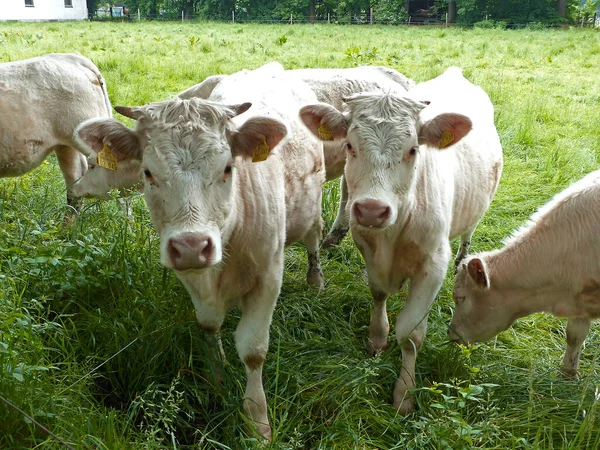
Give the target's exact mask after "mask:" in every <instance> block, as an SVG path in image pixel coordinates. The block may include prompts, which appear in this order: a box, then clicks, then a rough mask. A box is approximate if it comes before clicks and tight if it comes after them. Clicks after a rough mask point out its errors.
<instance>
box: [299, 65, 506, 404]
mask: <svg viewBox="0 0 600 450" xmlns="http://www.w3.org/2000/svg"><path fill="white" fill-rule="evenodd" d="M429 102H430V103H429ZM427 105H429V106H427ZM347 106H348V113H346V114H342V113H340V112H339V111H337V110H336V109H334V108H332V107H331V106H329V105H325V104H318V105H310V106H306V107H304V108H302V110H301V117H302V119H303V121H304V123H305V124H306V125H307V126H308V127H309V128H310V129H311V131H313V133H314V134H315V135H318V136H319V135H320V136H326V137H330V138H336V139H345V140H346V142H347V145H346V147H347V161H346V168H345V177H346V181H347V183H348V204H347V212H348V215H349V217H350V230H351V232H352V237H353V238H354V241H355V242H356V244H357V246H358V248H359V250H360V252H361V253H362V256H363V258H364V260H365V264H366V267H367V273H368V278H369V287H370V289H371V293H372V295H373V299H374V301H375V307H374V311H373V314H372V316H371V324H370V326H369V340H368V351H369V353H371V354H374V353H376V352H377V351H380V350H384V349H386V348H387V346H388V334H389V322H388V318H387V312H386V299H387V297H388V296H389V295H391V294H394V293H396V292H398V291H399V290H400V289H401V288H402V286H403V285H404V283H405V282H406V281H407V280H410V291H409V294H408V298H407V301H406V306H405V307H404V309H403V310H402V311H401V312H400V313H399V314H398V317H397V320H396V338H397V340H398V342H399V343H400V345H401V348H402V369H401V373H400V376H399V378H398V380H397V382H396V387H395V389H394V406H395V407H396V408H398V409H399V410H400V411H401V412H402V413H407V412H409V411H412V410H413V409H414V398H413V396H412V395H411V394H410V392H409V389H410V388H412V387H414V386H415V360H416V354H417V351H418V350H419V349H420V348H421V345H422V344H423V340H424V338H425V332H426V328H427V315H428V312H429V309H430V307H431V305H432V303H433V301H434V299H435V296H436V295H437V293H438V291H439V289H440V287H441V285H442V283H443V281H444V278H445V276H446V271H447V268H448V264H449V262H450V260H451V252H450V245H449V239H452V238H454V237H457V236H460V238H461V244H460V248H459V252H458V255H457V261H460V260H461V259H462V258H463V257H464V256H465V255H466V254H467V251H468V247H469V241H470V239H471V235H472V234H473V231H474V230H475V227H476V226H477V223H478V221H479V219H480V218H481V216H482V215H483V214H484V213H485V211H486V210H487V208H488V206H489V204H490V202H491V200H492V198H493V196H494V193H495V192H496V188H497V186H498V182H499V180H500V174H501V170H502V149H501V146H500V140H499V138H498V133H497V132H496V128H495V126H494V112H493V106H492V104H491V102H490V99H489V97H488V96H487V95H486V94H485V92H484V91H483V90H482V89H481V88H479V87H477V86H474V85H473V84H471V83H470V82H469V81H468V80H466V79H465V78H464V77H463V75H462V72H461V71H460V69H458V68H451V69H448V70H447V71H446V72H445V73H444V74H442V75H441V76H439V77H437V78H435V79H433V80H431V81H428V82H426V83H421V84H418V85H417V86H415V87H414V88H413V89H411V90H410V91H409V92H408V94H407V95H405V96H398V95H392V94H364V95H363V94H359V95H356V96H354V97H352V98H350V99H348V100H347Z"/></svg>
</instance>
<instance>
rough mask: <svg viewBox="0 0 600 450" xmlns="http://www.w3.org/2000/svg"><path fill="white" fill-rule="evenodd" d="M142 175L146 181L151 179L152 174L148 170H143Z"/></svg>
mask: <svg viewBox="0 0 600 450" xmlns="http://www.w3.org/2000/svg"><path fill="white" fill-rule="evenodd" d="M144 175H145V176H146V178H148V179H150V178H152V172H150V171H149V170H148V169H144Z"/></svg>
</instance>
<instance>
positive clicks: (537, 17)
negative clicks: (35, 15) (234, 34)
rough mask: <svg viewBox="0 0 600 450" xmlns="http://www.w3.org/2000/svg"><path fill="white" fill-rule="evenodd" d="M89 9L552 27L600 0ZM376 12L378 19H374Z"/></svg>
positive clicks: (247, 0) (316, 1)
mask: <svg viewBox="0 0 600 450" xmlns="http://www.w3.org/2000/svg"><path fill="white" fill-rule="evenodd" d="M87 1H88V10H89V11H95V10H96V9H97V8H98V7H99V6H114V5H119V6H124V7H125V8H127V9H129V11H130V12H131V14H133V15H137V11H138V10H139V11H140V15H141V17H142V18H149V19H156V18H163V19H175V18H181V15H182V12H183V15H184V16H185V18H187V19H190V18H192V17H194V18H199V19H206V20H232V18H233V17H235V19H236V21H263V22H271V21H276V22H280V21H287V20H290V18H292V20H294V21H297V22H318V21H326V20H331V21H334V22H342V23H348V22H349V21H351V22H353V23H356V22H359V23H360V22H367V21H370V20H371V19H373V21H374V22H376V23H391V24H398V23H405V22H407V21H409V18H412V19H419V18H421V19H423V18H425V19H427V18H428V17H432V18H437V19H442V18H444V17H445V15H446V13H448V14H449V17H450V19H451V21H452V22H454V21H455V22H457V23H458V24H473V23H477V22H481V21H497V22H503V23H506V24H508V25H511V24H525V23H530V22H539V23H542V24H547V25H556V24H560V23H573V22H576V21H577V20H579V18H581V17H582V15H584V14H587V16H589V15H590V14H592V15H593V13H594V12H595V11H597V10H598V8H599V7H600V0H430V1H427V0H120V1H106V0H87ZM371 12H372V13H373V17H371V15H370V14H371Z"/></svg>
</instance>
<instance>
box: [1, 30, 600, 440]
mask: <svg viewBox="0 0 600 450" xmlns="http://www.w3.org/2000/svg"><path fill="white" fill-rule="evenodd" d="M283 36H285V38H283ZM356 49H358V50H357V51H356ZM54 51H60V52H80V53H82V54H83V55H85V56H87V57H89V58H90V59H92V60H93V61H94V62H95V63H96V64H97V65H98V66H99V68H100V69H101V70H102V72H103V74H104V76H105V78H106V80H107V83H108V89H109V94H110V97H111V100H112V102H113V105H138V104H144V103H146V102H150V101H157V100H163V99H166V98H168V97H170V96H172V95H174V94H176V93H177V92H179V91H181V90H183V89H185V88H187V87H189V86H191V85H193V84H195V83H198V82H200V81H201V80H202V79H204V78H205V77H207V76H209V75H212V74H215V73H231V72H234V71H237V70H239V69H242V68H255V67H258V66H260V65H262V64H264V63H266V62H268V61H272V60H277V61H280V62H281V63H282V64H284V66H285V67H286V68H298V67H349V66H353V65H359V64H381V65H388V66H391V67H393V68H395V69H397V70H399V71H401V72H403V73H404V74H406V75H407V76H409V77H411V78H413V79H415V80H416V81H424V80H427V79H429V78H432V77H434V76H437V75H439V74H440V73H442V71H443V70H444V69H445V68H446V67H448V66H450V65H458V66H460V67H462V68H463V69H464V73H465V75H466V76H467V77H468V78H469V79H471V80H472V81H473V82H475V83H477V84H479V85H480V86H482V87H483V88H484V89H485V90H486V91H487V92H488V93H489V95H490V97H491V98H492V101H493V103H494V105H495V108H496V123H497V126H498V130H499V133H500V137H501V140H502V144H503V147H504V152H505V170H504V174H503V176H502V181H501V184H500V189H499V191H498V194H497V196H496V199H495V201H494V202H493V204H492V206H491V208H490V210H489V212H488V214H487V215H486V216H485V217H484V219H483V221H482V222H481V224H480V226H479V228H478V230H477V231H476V233H475V237H474V242H473V247H472V249H473V251H481V250H486V249H491V248H495V247H498V246H500V245H501V241H502V239H503V238H504V237H505V236H507V235H508V234H510V232H511V231H512V230H513V229H515V228H516V227H518V226H519V225H521V224H522V223H523V222H524V221H525V220H526V219H527V217H528V216H529V215H530V214H531V213H532V212H533V211H534V210H535V209H536V208H537V207H538V206H540V205H542V204H543V203H545V202H546V201H547V200H548V199H550V198H551V197H552V195H553V194H554V193H556V192H558V191H560V190H561V189H563V188H564V187H565V186H567V185H568V184H569V183H571V182H573V181H575V180H577V179H579V178H581V177H582V176H583V175H584V174H585V173H588V172H590V171H592V170H595V169H596V168H597V167H598V160H599V151H600V148H599V140H600V137H599V136H600V135H599V132H598V126H599V124H600V106H599V105H600V76H598V67H600V34H598V33H594V32H592V31H590V30H583V31H581V30H578V29H570V30H560V31H547V30H546V31H530V30H518V31H512V30H508V31H502V30H481V29H475V30H462V29H445V28H416V27H415V28H404V27H379V26H375V27H366V26H363V27H358V26H356V27H348V26H333V25H332V26H308V25H294V26H284V25H276V26H275V25H274V26H269V25H225V24H215V23H201V24H198V23H185V24H181V23H161V24H158V23H130V24H128V23H124V24H117V23H112V24H111V23H61V24H0V61H1V62H6V61H14V60H19V59H24V58H28V57H32V56H36V55H41V54H44V53H48V52H54ZM337 196H338V190H337V182H334V183H332V184H329V185H328V186H327V187H326V195H325V202H324V204H325V212H324V214H325V217H326V222H327V225H328V226H331V224H332V221H333V218H334V214H335V210H336V207H337ZM64 203H65V202H64V185H63V182H62V178H61V176H60V172H59V170H58V167H57V164H56V160H55V158H53V157H52V158H50V159H49V160H48V163H47V164H44V165H42V167H41V168H39V169H37V170H35V171H33V172H31V173H29V174H27V175H25V176H23V177H21V178H18V179H3V180H0V318H1V319H0V395H2V396H3V397H5V398H7V399H10V400H11V401H12V402H13V403H14V404H16V405H17V406H19V407H20V408H22V409H23V410H24V411H25V412H27V413H28V414H29V415H31V416H32V417H33V418H34V419H35V420H37V421H38V422H40V423H41V424H43V425H44V426H46V427H48V428H49V429H50V430H51V431H52V432H54V433H55V434H56V435H57V436H59V437H60V438H61V439H62V440H64V442H66V443H68V444H70V445H71V446H73V447H74V448H100V449H137V448H145V449H158V448H161V449H162V448H202V449H204V448H214V449H224V448H232V449H242V448H255V447H258V446H259V444H258V441H257V440H256V439H255V438H254V437H252V435H251V433H250V432H249V430H248V428H247V426H246V422H245V418H244V416H243V414H242V412H241V403H242V395H243V386H244V369H243V366H242V364H241V362H240V361H239V360H238V358H237V356H236V353H235V345H234V343H233V335H232V332H233V330H234V328H235V325H236V323H237V320H238V319H239V313H238V312H236V311H232V313H231V314H230V315H229V316H228V318H227V320H226V323H225V325H224V329H223V341H224V346H225V351H226V354H227V355H228V362H227V363H225V365H224V366H223V364H222V363H219V362H214V361H213V360H212V359H211V350H210V345H209V343H208V342H207V341H206V340H205V338H204V336H203V334H202V332H201V331H200V330H199V328H198V327H197V326H196V323H195V320H194V314H193V308H192V303H191V302H190V300H189V298H188V295H187V293H186V292H185V290H184V288H183V287H182V286H181V285H180V283H179V282H178V281H177V280H176V278H175V277H174V275H173V274H172V273H170V272H169V271H166V270H164V269H162V267H161V266H160V264H159V255H158V237H157V236H156V234H155V232H154V230H153V228H152V226H151V224H150V222H149V216H148V213H147V211H146V207H145V204H144V202H143V199H142V198H141V197H137V198H136V199H135V201H134V202H133V205H134V217H135V219H134V220H129V219H128V218H126V217H123V216H122V214H121V213H120V212H119V209H118V208H117V206H116V204H115V202H105V203H101V202H95V201H87V202H86V203H85V207H84V210H83V211H82V213H81V215H80V217H79V220H78V221H77V222H76V223H75V225H74V226H73V227H72V228H70V229H68V230H62V229H61V227H60V221H61V217H62V214H63V211H64ZM322 260H323V270H324V273H325V277H326V280H327V281H326V283H327V284H326V289H325V291H324V292H323V293H322V294H317V293H316V292H315V291H313V290H311V289H309V288H308V287H307V286H306V284H305V281H304V274H305V272H306V258H305V253H304V251H303V249H302V248H300V247H293V248H290V249H288V250H287V251H286V270H285V277H284V285H283V290H282V294H281V297H280V299H279V303H278V307H277V309H276V311H275V315H274V320H273V325H272V327H271V347H270V350H269V355H268V359H267V363H266V365H265V369H264V382H265V391H266V393H267V399H268V403H269V407H270V409H271V411H270V418H271V421H272V426H273V431H274V439H273V443H272V444H271V445H270V446H267V447H269V448H274V449H315V448H323V449H325V448H326V449H353V448H357V449H391V448H402V449H404V448H407V449H448V448H452V449H467V448H486V449H513V448H514V449H597V448H599V447H600V419H599V411H598V408H599V406H600V400H599V399H600V392H599V389H600V387H599V386H600V373H599V372H598V369H597V366H598V361H599V358H598V353H599V351H600V333H599V332H598V329H597V327H593V328H592V331H591V333H590V336H589V338H588V341H587V347H586V350H585V351H584V352H583V355H582V361H581V379H580V381H578V382H573V381H568V380H565V379H564V378H562V377H560V376H559V374H558V368H559V364H560V358H561V356H562V352H563V349H564V346H565V342H564V322H563V321H561V320H559V319H556V318H554V317H551V316H548V315H535V316H531V317H529V318H525V319H521V320H519V321H518V322H517V324H516V325H515V326H514V327H513V328H511V329H510V330H508V331H506V332H504V333H502V334H500V335H499V337H498V338H497V339H496V340H494V341H492V342H490V343H487V344H481V345H479V346H477V347H476V348H468V349H467V348H459V347H457V346H455V345H449V344H448V343H447V342H446V324H447V323H448V321H449V319H450V316H451V313H452V300H451V288H452V279H451V276H450V275H449V276H448V278H447V280H446V283H445V284H444V287H443V288H442V290H441V292H440V294H439V298H438V300H437V301H436V303H435V304H434V306H433V309H432V311H431V314H430V327H429V332H428V336H427V340H426V342H425V345H424V348H423V351H422V352H421V353H420V355H419V359H418V365H417V377H418V384H419V386H422V388H420V389H419V390H418V391H417V393H416V395H417V400H418V405H419V408H418V411H417V412H416V413H415V414H412V415H410V416H408V417H400V416H398V415H397V414H396V411H395V410H394V409H393V408H392V406H391V394H392V389H393V384H394V380H395V379H396V377H397V374H398V370H399V367H400V349H399V348H398V346H397V345H395V344H392V346H391V349H390V350H389V351H388V352H387V353H385V354H384V355H381V356H379V357H377V358H374V359H371V358H368V357H367V356H366V352H365V351H364V345H365V338H366V333H367V326H368V321H369V314H370V308H371V298H370V294H369V291H368V288H367V287H366V279H365V275H364V269H363V265H362V261H361V258H360V255H359V253H358V251H357V250H356V248H355V246H354V245H353V243H352V241H351V239H346V240H345V241H344V242H343V244H342V245H341V246H339V247H338V248H334V249H331V250H328V251H326V252H324V254H323V256H322ZM404 294H405V293H401V294H400V295H397V296H394V297H393V298H392V299H391V300H390V302H389V315H390V321H391V322H392V323H393V321H394V319H395V316H396V315H397V313H398V311H399V310H400V309H401V307H402V299H403V298H404ZM215 365H220V366H221V367H215ZM217 368H218V369H219V370H220V372H221V375H222V378H223V380H222V381H221V382H219V381H218V380H217V376H216V375H215V372H216V369H217ZM33 447H35V448H44V449H46V448H63V446H62V445H61V444H59V443H58V442H56V441H55V440H53V439H52V438H51V437H49V436H48V435H47V434H46V433H45V432H43V431H42V430H41V429H40V428H39V427H38V426H36V425H35V424H32V423H31V422H30V421H29V420H28V419H26V418H24V416H23V415H22V414H20V413H18V412H16V411H14V410H13V409H11V408H9V407H8V406H7V405H5V404H4V403H3V402H0V448H15V449H26V448H33Z"/></svg>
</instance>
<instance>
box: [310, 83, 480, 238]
mask: <svg viewBox="0 0 600 450" xmlns="http://www.w3.org/2000/svg"><path fill="white" fill-rule="evenodd" d="M345 101H346V104H347V106H348V112H347V113H346V114H341V113H339V112H338V111H337V110H335V109H334V108H332V107H328V106H327V105H324V104H323V105H312V106H306V107H304V108H302V110H301V113H300V115H301V118H302V120H303V121H304V123H305V124H306V125H307V126H308V127H309V128H310V129H311V130H312V131H313V133H315V134H316V135H317V136H319V137H321V138H322V139H327V138H329V139H346V147H347V156H346V167H345V176H346V181H347V183H348V215H349V217H350V221H351V224H352V225H353V226H360V227H369V228H375V229H384V228H386V227H388V226H390V225H392V224H394V223H395V222H396V219H397V217H398V211H399V208H401V207H402V206H403V205H406V204H408V203H409V202H410V201H412V199H411V196H410V194H411V192H413V188H414V185H415V181H416V173H417V170H418V166H419V160H420V159H421V158H422V156H421V154H422V153H423V152H425V151H428V149H427V146H431V147H434V148H445V147H448V146H450V145H452V144H454V143H455V142H458V141H459V140H460V139H462V137H463V136H465V135H466V134H467V133H468V132H469V131H470V129H471V121H470V120H469V119H468V118H467V117H465V116H463V115H460V114H440V115H437V116H435V117H434V118H432V119H431V120H428V121H426V122H425V123H423V121H422V120H421V112H422V110H423V109H425V107H426V106H427V103H423V102H418V101H415V100H412V99H410V98H408V97H402V96H398V95H394V94H358V95H355V96H353V97H352V98H349V99H345Z"/></svg>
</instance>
